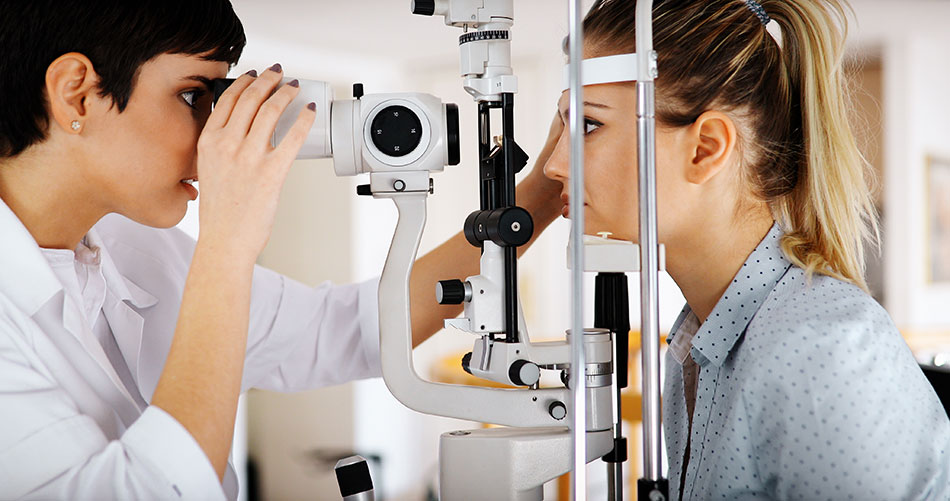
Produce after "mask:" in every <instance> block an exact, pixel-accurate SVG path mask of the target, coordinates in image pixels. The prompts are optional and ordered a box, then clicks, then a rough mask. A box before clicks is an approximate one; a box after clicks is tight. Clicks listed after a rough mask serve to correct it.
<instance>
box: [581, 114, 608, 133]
mask: <svg viewBox="0 0 950 501" xmlns="http://www.w3.org/2000/svg"><path fill="white" fill-rule="evenodd" d="M602 125H604V124H602V123H600V122H598V121H597V120H592V119H590V118H585V119H584V135H585V136H587V135H589V134H590V133H591V132H594V131H595V130H597V129H599V128H600V126H602Z"/></svg>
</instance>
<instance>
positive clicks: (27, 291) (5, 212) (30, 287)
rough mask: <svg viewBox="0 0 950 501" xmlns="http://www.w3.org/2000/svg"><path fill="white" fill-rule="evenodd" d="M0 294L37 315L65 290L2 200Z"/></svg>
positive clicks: (27, 311)
mask: <svg viewBox="0 0 950 501" xmlns="http://www.w3.org/2000/svg"><path fill="white" fill-rule="evenodd" d="M0 235H3V238H0V256H2V262H3V265H2V266H0V293H3V294H4V295H5V296H6V297H7V298H9V299H10V301H12V302H13V304H15V305H16V306H17V308H19V309H20V310H21V311H23V312H25V313H26V314H27V315H29V316H31V317H32V316H33V315H35V314H36V312H37V311H39V310H40V308H42V307H43V305H44V304H46V303H47V302H48V301H49V300H50V299H51V298H52V297H53V296H54V295H56V293H57V292H59V291H61V290H63V285H62V284H60V283H59V280H58V279H57V278H56V275H55V274H54V273H53V270H52V269H51V268H50V267H49V263H48V262H47V261H46V258H44V257H43V253H42V252H41V251H40V247H39V245H38V244H37V243H36V240H35V239H34V238H33V235H31V234H30V232H29V230H27V229H26V226H24V225H23V223H22V222H20V219H19V218H17V216H16V214H14V213H13V211H12V210H10V208H9V207H8V206H7V204H6V203H5V202H4V201H3V200H2V199H0Z"/></svg>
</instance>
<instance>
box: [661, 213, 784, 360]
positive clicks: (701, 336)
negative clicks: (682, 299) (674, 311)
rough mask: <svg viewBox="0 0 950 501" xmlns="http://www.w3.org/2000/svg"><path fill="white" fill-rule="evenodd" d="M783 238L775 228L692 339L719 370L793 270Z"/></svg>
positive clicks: (676, 327) (678, 324)
mask: <svg viewBox="0 0 950 501" xmlns="http://www.w3.org/2000/svg"><path fill="white" fill-rule="evenodd" d="M782 235H783V232H782V230H781V229H780V228H779V226H778V224H773V225H772V229H770V230H769V232H768V234H767V235H765V238H763V239H762V241H761V242H760V243H759V245H758V246H757V247H756V248H755V250H754V251H752V254H750V255H749V258H748V259H746V261H745V263H744V264H743V265H742V268H740V269H739V272H738V273H736V276H735V277H734V278H733V280H732V283H731V284H729V287H728V288H727V289H726V292H725V293H723V295H722V297H721V298H719V302H718V303H716V306H715V308H713V310H712V312H711V313H710V314H709V317H708V318H706V321H705V322H703V324H702V325H701V326H700V328H699V331H698V332H697V333H696V336H694V337H693V343H692V344H693V348H695V351H698V352H699V354H701V355H702V356H703V357H705V358H706V359H707V360H708V361H709V362H712V363H713V364H715V365H717V366H719V365H722V363H723V362H725V360H726V357H727V356H728V355H729V352H730V351H731V350H732V348H733V347H734V346H735V344H736V342H737V341H738V340H739V338H740V337H741V336H742V333H743V332H745V330H746V327H748V325H749V322H751V321H752V318H753V317H754V316H755V314H756V312H758V310H759V308H760V307H761V306H762V304H763V303H764V302H765V300H766V298H767V297H768V295H769V293H771V292H772V289H774V288H775V286H776V285H777V284H778V282H779V281H780V280H781V279H782V277H783V276H784V275H785V272H786V271H788V269H789V268H790V267H791V266H792V264H791V262H789V260H788V259H787V258H786V257H785V254H783V253H782V248H781V244H780V241H781V238H782ZM691 311H692V310H691V309H690V307H689V305H686V307H684V308H683V311H682V312H681V313H680V316H679V318H678V319H677V321H676V323H675V324H674V325H673V330H672V331H671V332H672V334H671V335H670V336H669V340H670V341H671V340H672V339H673V336H675V335H676V331H677V330H679V329H680V327H681V326H682V324H683V322H684V320H685V319H686V317H687V316H688V315H689V313H691ZM697 362H698V363H699V362H701V361H700V360H697ZM701 365H702V364H701Z"/></svg>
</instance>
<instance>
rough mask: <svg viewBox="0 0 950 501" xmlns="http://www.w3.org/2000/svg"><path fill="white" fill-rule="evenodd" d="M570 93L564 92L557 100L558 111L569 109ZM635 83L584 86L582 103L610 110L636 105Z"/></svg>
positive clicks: (568, 91)
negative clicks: (599, 105)
mask: <svg viewBox="0 0 950 501" xmlns="http://www.w3.org/2000/svg"><path fill="white" fill-rule="evenodd" d="M570 96H571V91H570V90H565V91H564V92H562V93H561V97H560V99H558V102H557V106H558V109H560V110H566V109H568V108H570V105H571V102H570V99H571V98H570ZM636 97H637V94H636V83H634V82H618V83H607V84H598V85H585V86H584V102H587V103H598V104H602V105H604V106H607V107H610V108H623V107H626V106H630V105H633V104H636Z"/></svg>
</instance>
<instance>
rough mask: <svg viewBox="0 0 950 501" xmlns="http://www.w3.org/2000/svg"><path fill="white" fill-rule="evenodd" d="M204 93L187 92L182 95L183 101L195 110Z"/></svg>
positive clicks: (196, 91)
mask: <svg viewBox="0 0 950 501" xmlns="http://www.w3.org/2000/svg"><path fill="white" fill-rule="evenodd" d="M201 94H202V92H201V91H198V90H186V91H185V92H182V93H181V98H182V100H184V101H185V104H187V105H188V106H191V107H192V108H195V107H196V105H197V102H198V98H199V97H201Z"/></svg>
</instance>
